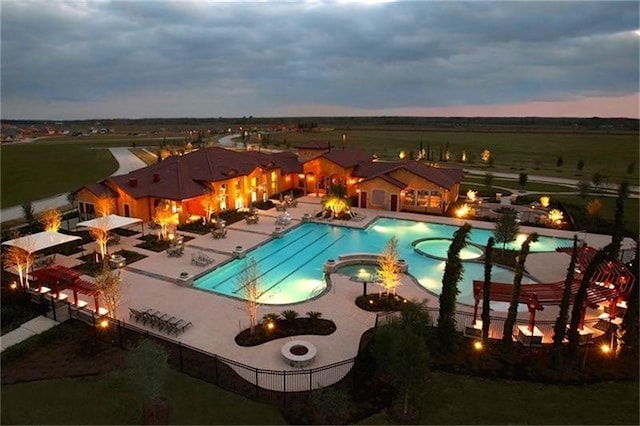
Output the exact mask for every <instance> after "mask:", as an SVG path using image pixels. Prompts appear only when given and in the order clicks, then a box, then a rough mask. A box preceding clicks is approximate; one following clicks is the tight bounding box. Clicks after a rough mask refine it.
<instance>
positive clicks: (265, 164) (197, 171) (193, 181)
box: [109, 147, 302, 200]
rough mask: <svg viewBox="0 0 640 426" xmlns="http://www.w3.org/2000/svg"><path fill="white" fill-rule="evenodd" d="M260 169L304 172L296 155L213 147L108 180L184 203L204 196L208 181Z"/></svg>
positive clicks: (140, 194) (134, 191)
mask: <svg viewBox="0 0 640 426" xmlns="http://www.w3.org/2000/svg"><path fill="white" fill-rule="evenodd" d="M257 167H260V168H263V169H265V170H272V169H277V168H281V169H282V171H283V172H285V173H297V172H301V171H302V167H301V166H300V165H299V164H298V162H297V157H296V155H295V154H293V153H286V152H281V153H276V154H268V153H262V152H256V151H250V152H235V151H231V150H227V149H224V148H218V147H210V148H205V149H200V150H198V151H194V152H191V153H189V154H186V155H183V156H172V157H169V158H167V159H165V160H164V161H162V162H161V163H157V164H153V165H151V166H148V167H145V168H143V169H139V170H135V171H133V172H130V173H128V174H126V175H119V176H112V177H111V178H109V180H110V181H111V182H113V183H115V184H116V185H118V186H119V187H121V188H122V189H123V190H124V191H125V192H127V193H128V194H130V195H131V196H132V197H134V198H142V197H158V198H166V199H169V200H185V199H188V198H193V197H197V196H200V195H202V194H203V192H204V190H205V185H206V183H208V182H217V181H223V180H227V179H231V178H233V177H235V176H246V175H248V174H250V173H251V172H252V171H253V170H255V169H256V168H257Z"/></svg>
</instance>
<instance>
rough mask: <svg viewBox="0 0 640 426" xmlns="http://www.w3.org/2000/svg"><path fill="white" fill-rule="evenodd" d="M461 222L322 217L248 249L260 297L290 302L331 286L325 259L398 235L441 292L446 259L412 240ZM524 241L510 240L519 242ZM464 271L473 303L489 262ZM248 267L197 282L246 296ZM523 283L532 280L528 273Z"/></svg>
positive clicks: (406, 255) (411, 260) (548, 245)
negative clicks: (361, 223) (332, 221)
mask: <svg viewBox="0 0 640 426" xmlns="http://www.w3.org/2000/svg"><path fill="white" fill-rule="evenodd" d="M457 229H458V227H457V226H451V225H442V224H437V223H428V222H417V221H411V220H404V219H391V218H378V219H376V220H375V221H374V222H372V223H371V224H370V225H369V226H368V227H367V228H366V229H353V228H347V227H343V226H334V225H328V224H319V223H303V224H301V225H300V226H297V227H295V228H292V229H290V230H289V231H288V232H287V233H285V234H284V235H283V237H282V238H278V239H273V240H271V241H269V242H267V243H265V244H263V245H261V246H258V247H257V248H255V249H253V250H251V251H249V252H248V253H247V258H250V257H251V258H253V259H255V260H256V261H257V263H258V274H259V283H260V284H259V285H260V289H261V291H262V294H261V296H260V303H263V304H289V303H297V302H303V301H305V300H308V299H311V298H313V297H315V296H317V295H318V294H320V293H322V292H323V291H324V290H325V289H326V283H325V282H324V279H323V265H324V262H325V261H326V260H328V259H337V258H338V256H340V255H343V254H346V253H351V252H354V253H362V252H367V253H379V252H381V251H382V249H383V248H384V246H385V244H386V243H387V241H388V240H389V239H390V238H391V237H393V236H396V238H397V239H398V251H399V253H400V258H402V259H404V260H406V261H407V263H408V264H409V272H410V273H411V274H412V275H413V276H414V277H415V278H416V279H417V280H418V281H419V282H420V284H421V285H422V286H423V287H424V288H426V289H428V290H429V291H432V292H434V293H436V294H440V289H441V287H442V274H443V272H444V265H445V261H444V260H440V259H436V258H430V257H425V256H424V255H422V254H420V253H417V252H416V251H415V250H414V247H413V246H412V243H413V242H414V241H416V240H419V239H425V238H451V237H452V236H453V233H454V232H455V231H456V230H457ZM492 234H493V231H492V230H487V229H478V228H474V229H472V230H471V233H470V235H469V241H471V242H473V243H475V244H477V245H480V246H484V245H485V244H486V242H487V240H488V239H489V237H491V236H492ZM571 244H572V240H569V239H564V238H554V237H545V236H541V237H540V239H539V241H538V242H536V243H533V244H532V245H531V252H544V251H554V250H555V249H556V247H561V246H570V245H571ZM519 246H520V243H519V242H514V243H511V244H508V245H507V247H508V248H514V249H517V248H519ZM448 248H449V247H448V245H442V246H441V247H440V248H439V250H440V251H442V252H443V253H440V254H439V255H438V257H442V258H446V256H447V254H446V251H447V250H448ZM463 264H464V269H465V270H464V275H463V278H462V280H461V281H460V283H459V284H458V287H459V289H460V294H459V295H458V301H459V302H462V303H468V304H472V303H473V289H472V284H471V283H472V281H473V280H474V279H482V277H483V276H484V265H483V264H481V263H474V262H463ZM245 267H246V262H245V260H244V259H235V260H232V261H230V262H228V263H225V264H224V265H222V266H220V267H219V268H217V269H215V270H213V271H211V272H210V273H208V274H206V275H204V276H203V277H200V278H198V279H197V280H196V281H195V282H194V286H195V287H196V288H199V289H202V290H207V291H212V292H215V293H219V294H223V295H226V296H231V297H237V298H242V290H241V289H240V282H239V279H238V276H239V275H240V274H241V272H242V271H243V269H244V268H245ZM492 280H493V281H501V282H512V281H513V273H512V272H511V271H510V270H508V269H505V268H501V267H499V266H494V267H493V269H492ZM522 282H523V283H531V282H532V281H531V280H528V279H526V278H524V279H523V281H522Z"/></svg>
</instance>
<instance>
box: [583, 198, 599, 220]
mask: <svg viewBox="0 0 640 426" xmlns="http://www.w3.org/2000/svg"><path fill="white" fill-rule="evenodd" d="M586 209H587V214H588V215H589V217H591V218H592V219H599V218H601V217H602V209H603V206H602V201H600V199H598V198H594V199H593V200H591V201H589V202H588V203H587V206H586Z"/></svg>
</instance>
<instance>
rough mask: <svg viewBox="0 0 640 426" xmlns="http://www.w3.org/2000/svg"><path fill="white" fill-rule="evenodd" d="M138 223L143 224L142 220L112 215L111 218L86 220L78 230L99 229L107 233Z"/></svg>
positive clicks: (80, 224)
mask: <svg viewBox="0 0 640 426" xmlns="http://www.w3.org/2000/svg"><path fill="white" fill-rule="evenodd" d="M138 223H139V224H142V219H137V218H135V217H125V216H118V215H116V214H110V215H109V216H104V217H97V218H95V219H91V220H85V221H84V222H80V223H78V225H77V226H78V228H99V229H102V230H105V231H111V230H112V229H116V228H125V227H127V226H131V225H135V224H138Z"/></svg>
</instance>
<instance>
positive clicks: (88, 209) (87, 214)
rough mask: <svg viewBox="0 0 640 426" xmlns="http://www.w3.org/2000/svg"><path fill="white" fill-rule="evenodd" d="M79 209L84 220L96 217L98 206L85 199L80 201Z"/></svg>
mask: <svg viewBox="0 0 640 426" xmlns="http://www.w3.org/2000/svg"><path fill="white" fill-rule="evenodd" d="M78 210H79V212H80V217H81V218H82V219H83V220H89V219H94V218H95V217H96V206H95V205H93V204H91V203H87V202H85V201H80V202H78Z"/></svg>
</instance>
